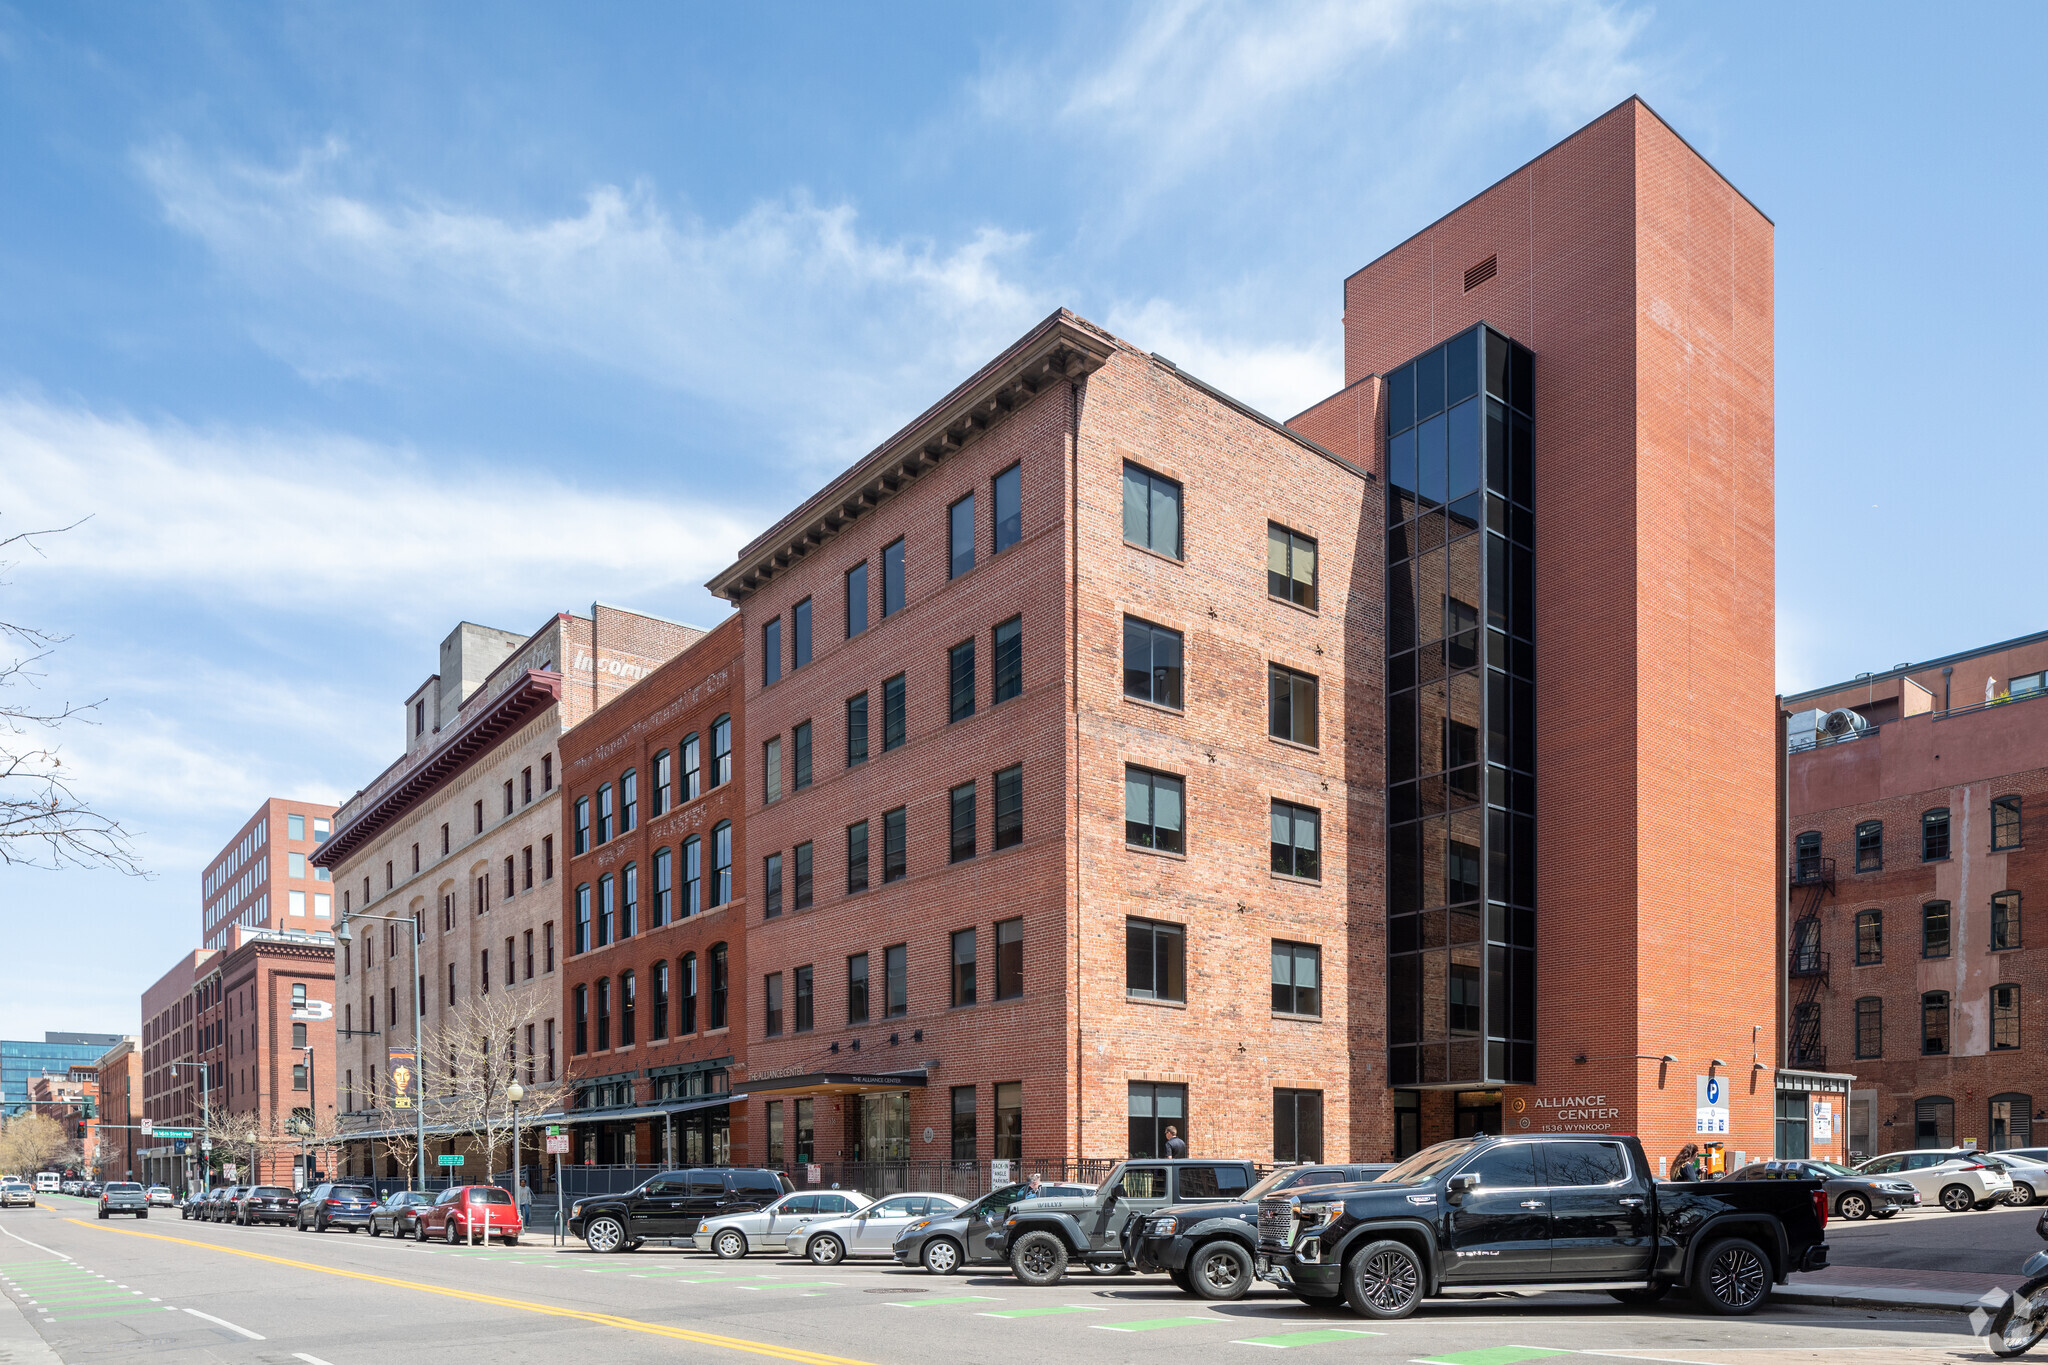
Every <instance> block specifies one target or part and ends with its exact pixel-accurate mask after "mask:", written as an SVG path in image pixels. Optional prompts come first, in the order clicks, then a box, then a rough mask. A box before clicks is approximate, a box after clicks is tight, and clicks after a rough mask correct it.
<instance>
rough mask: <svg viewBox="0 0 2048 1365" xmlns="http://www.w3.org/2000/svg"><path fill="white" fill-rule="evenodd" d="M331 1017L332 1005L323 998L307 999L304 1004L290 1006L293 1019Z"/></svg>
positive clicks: (332, 1015) (332, 1013)
mask: <svg viewBox="0 0 2048 1365" xmlns="http://www.w3.org/2000/svg"><path fill="white" fill-rule="evenodd" d="M333 1017H334V1006H333V1005H331V1004H329V1003H328V1002H327V1001H325V1000H308V1001H306V1002H305V1003H304V1004H301V1005H294V1006H292V1018H294V1019H316V1020H323V1019H332V1018H333Z"/></svg>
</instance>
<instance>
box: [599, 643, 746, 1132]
mask: <svg viewBox="0 0 2048 1365" xmlns="http://www.w3.org/2000/svg"><path fill="white" fill-rule="evenodd" d="M745 643H746V641H745V636H744V635H743V634H742V631H741V623H740V620H739V618H737V617H733V618H729V619H728V620H726V621H725V623H724V624H722V625H720V626H719V627H718V628H717V629H715V630H713V631H711V632H710V633H709V634H707V635H705V636H704V637H703V638H702V639H701V640H698V641H697V642H696V643H695V644H693V645H691V646H690V647H689V648H688V649H686V650H684V651H683V652H682V653H681V654H678V655H677V656H676V657H675V658H673V659H671V660H669V661H668V662H667V663H666V664H663V665H662V666H661V667H659V668H657V669H655V670H654V671H653V672H652V673H650V674H648V675H647V676H646V677H645V678H643V679H641V680H640V681H639V682H638V683H636V684H634V685H633V686H632V687H631V688H630V689H628V690H627V691H626V692H625V693H624V694H623V695H621V696H619V697H618V698H617V699H615V700H613V701H611V702H609V703H608V704H606V705H605V706H604V707H603V708H602V709H601V710H599V711H598V712H597V713H596V714H595V715H593V716H592V717H591V718H590V719H589V720H587V721H585V722H584V723H583V724H581V725H579V726H577V727H576V728H575V729H573V730H571V731H569V732H568V733H567V734H565V735H563V736H562V740H561V754H562V782H563V787H564V798H565V799H564V803H563V808H562V812H563V823H562V829H561V839H560V843H561V847H562V848H563V849H565V850H566V851H567V854H568V863H567V871H566V873H565V875H564V877H563V880H562V893H563V901H562V911H561V921H562V923H563V925H564V926H565V928H564V933H565V942H564V950H565V952H566V953H567V956H566V957H565V959H564V962H563V973H562V1009H561V1018H562V1019H563V1020H564V1023H565V1029H566V1040H565V1043H566V1048H567V1051H568V1054H569V1067H570V1075H571V1078H572V1079H573V1081H574V1083H575V1088H574V1090H573V1092H572V1094H573V1102H572V1105H571V1108H570V1110H569V1113H568V1115H567V1118H568V1123H569V1126H570V1129H571V1132H572V1135H573V1136H574V1138H575V1139H576V1141H575V1145H574V1147H573V1149H572V1151H573V1156H572V1160H576V1161H582V1162H592V1163H597V1164H601V1165H614V1164H628V1165H630V1164H636V1163H639V1164H658V1165H699V1164H704V1163H713V1164H720V1165H723V1164H728V1163H731V1164H738V1165H745V1164H748V1163H749V1162H750V1161H752V1160H756V1159H758V1154H757V1153H755V1152H754V1151H753V1150H752V1147H751V1145H750V1142H749V1138H748V1128H747V1123H746V1116H745V1112H744V1108H743V1107H740V1106H734V1105H733V1104H732V1103H731V1101H730V1098H729V1097H730V1096H731V1093H732V1089H733V1087H732V1077H733V1075H734V1074H735V1070H736V1068H739V1067H740V1066H741V1064H742V1063H743V1061H744V1059H745V1050H744V1049H745V1038H746V1035H745V1032H744V1030H743V1029H742V1028H740V1027H739V1026H738V1025H739V1024H740V1017H739V1013H738V1003H739V1002H740V1001H741V1000H743V999H744V998H745V992H744V990H743V989H742V986H741V983H743V982H744V981H745V979H746V926H747V919H748V906H749V901H748V888H749V885H750V878H749V874H748V863H747V860H746V856H745V838H744V836H745V822H746V809H745V803H744V782H743V780H742V778H743V775H744V774H745V773H746V772H748V771H750V769H749V766H748V765H747V764H745V763H743V762H742V761H741V759H742V756H743V755H744V754H745V753H746V742H745V736H746V728H745V715H744V708H743V707H742V706H741V704H740V702H741V693H740V682H741V676H742V674H743V672H744V670H745V655H746V651H745Z"/></svg>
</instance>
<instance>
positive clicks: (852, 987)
mask: <svg viewBox="0 0 2048 1365" xmlns="http://www.w3.org/2000/svg"><path fill="white" fill-rule="evenodd" d="M855 964H858V966H859V969H858V970H855ZM868 1009H869V1003H868V955H867V954H866V953H849V954H848V955H847V958H846V1022H847V1025H848V1026H849V1027H851V1026H853V1025H855V1024H865V1023H866V1022H867V1021H868Z"/></svg>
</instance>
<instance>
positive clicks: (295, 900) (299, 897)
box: [285, 891, 306, 915]
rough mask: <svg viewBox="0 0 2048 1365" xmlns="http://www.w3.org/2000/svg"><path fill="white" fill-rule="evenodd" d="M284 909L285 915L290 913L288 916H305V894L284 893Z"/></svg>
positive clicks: (298, 892) (300, 892)
mask: <svg viewBox="0 0 2048 1365" xmlns="http://www.w3.org/2000/svg"><path fill="white" fill-rule="evenodd" d="M285 907H286V910H287V913H290V914H293V915H303V914H305V913H306V893H305V892H303V891H287V892H285Z"/></svg>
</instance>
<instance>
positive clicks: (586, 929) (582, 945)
mask: <svg viewBox="0 0 2048 1365" xmlns="http://www.w3.org/2000/svg"><path fill="white" fill-rule="evenodd" d="M575 951H577V952H579V953H587V952H589V951H590V883H589V882H585V883H583V885H581V886H579V887H577V888H576V948H575ZM576 1050H577V1051H578V1052H581V1051H583V1049H582V1048H580V1047H579V1048H577V1049H576Z"/></svg>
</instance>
